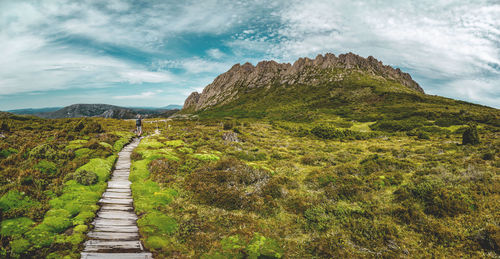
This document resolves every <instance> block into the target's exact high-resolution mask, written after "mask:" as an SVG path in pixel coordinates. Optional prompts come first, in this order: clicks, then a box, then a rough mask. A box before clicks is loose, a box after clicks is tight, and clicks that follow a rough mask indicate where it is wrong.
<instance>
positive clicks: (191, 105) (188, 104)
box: [183, 92, 200, 110]
mask: <svg viewBox="0 0 500 259" xmlns="http://www.w3.org/2000/svg"><path fill="white" fill-rule="evenodd" d="M199 100H200V94H199V93H198V92H192V93H191V94H190V95H189V96H188V98H187V99H186V101H184V106H183V109H184V110H190V109H196V104H197V103H198V101H199Z"/></svg>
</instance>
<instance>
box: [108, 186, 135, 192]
mask: <svg viewBox="0 0 500 259" xmlns="http://www.w3.org/2000/svg"><path fill="white" fill-rule="evenodd" d="M106 191H108V192H124V193H130V192H131V190H130V188H109V186H108V189H106Z"/></svg>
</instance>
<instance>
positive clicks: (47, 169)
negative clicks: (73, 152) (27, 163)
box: [33, 160, 57, 174]
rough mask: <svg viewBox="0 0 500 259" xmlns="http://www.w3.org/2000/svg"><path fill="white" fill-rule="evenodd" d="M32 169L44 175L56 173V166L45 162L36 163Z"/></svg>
mask: <svg viewBox="0 0 500 259" xmlns="http://www.w3.org/2000/svg"><path fill="white" fill-rule="evenodd" d="M33 168H34V169H36V170H39V171H40V172H42V173H44V174H55V173H56V172H57V165H56V164H55V163H53V162H50V161H47V160H42V161H40V162H38V163H37V164H36V165H35V166H33Z"/></svg>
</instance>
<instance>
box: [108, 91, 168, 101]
mask: <svg viewBox="0 0 500 259" xmlns="http://www.w3.org/2000/svg"><path fill="white" fill-rule="evenodd" d="M161 92H163V91H146V92H142V93H140V94H133V95H119V96H113V97H112V98H113V99H118V100H122V99H150V98H153V97H156V96H157V95H158V94H159V93H161Z"/></svg>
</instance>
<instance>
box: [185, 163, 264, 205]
mask: <svg viewBox="0 0 500 259" xmlns="http://www.w3.org/2000/svg"><path fill="white" fill-rule="evenodd" d="M270 177H271V176H270V174H269V173H268V172H267V171H265V170H262V169H256V168H252V167H250V166H248V165H246V164H245V163H243V162H241V161H239V160H237V159H234V158H230V159H224V160H220V161H219V162H217V163H216V164H214V165H208V166H206V167H202V168H200V169H198V170H195V171H194V172H193V173H192V174H191V175H190V177H189V178H187V179H186V184H187V188H188V189H189V190H191V191H192V192H193V194H194V196H195V197H196V198H197V199H198V200H199V201H201V202H203V203H205V204H209V205H213V206H216V207H220V208H224V209H228V210H234V209H248V210H256V211H261V210H265V209H266V208H264V207H265V205H266V204H271V202H270V203H268V202H264V200H265V199H264V198H265V197H263V196H264V195H263V194H262V190H261V188H259V186H261V185H263V184H264V183H267V181H268V179H269V178H270ZM200 183H204V184H200ZM266 201H267V200H266Z"/></svg>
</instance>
